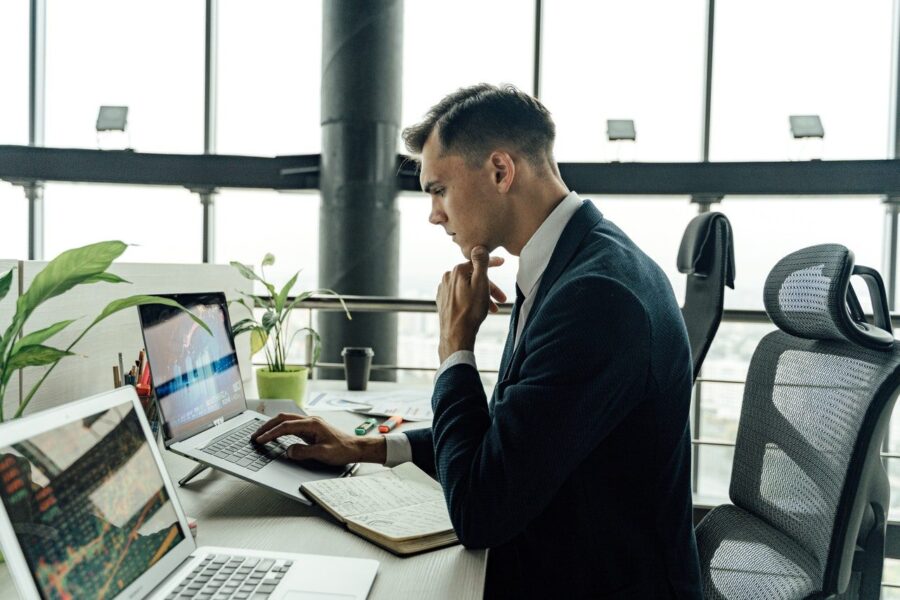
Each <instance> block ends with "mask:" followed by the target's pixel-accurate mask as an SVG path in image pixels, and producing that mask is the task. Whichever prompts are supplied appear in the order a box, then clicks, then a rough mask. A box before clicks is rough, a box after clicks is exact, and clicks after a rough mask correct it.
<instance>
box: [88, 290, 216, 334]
mask: <svg viewBox="0 0 900 600" xmlns="http://www.w3.org/2000/svg"><path fill="white" fill-rule="evenodd" d="M143 304H163V305H165V306H172V307H174V308H180V309H181V310H182V311H184V312H185V313H186V314H187V315H188V316H189V317H190V318H191V319H193V320H194V322H195V323H197V324H198V325H200V327H202V328H203V329H205V330H206V332H207V333H209V334H210V335H212V331H211V330H210V329H209V327H208V326H207V325H206V323H204V322H203V320H202V319H201V318H200V317H198V316H197V315H195V314H194V313H192V312H191V311H189V310H188V309H186V308H185V307H183V306H182V305H181V304H179V303H178V302H175V301H174V300H172V299H170V298H161V297H159V296H146V295H137V296H128V297H127V298H120V299H118V300H113V301H112V302H110V303H109V304H107V305H106V308H104V309H103V311H102V312H101V313H100V314H99V315H97V318H96V319H94V320H93V321H92V322H91V324H90V326H89V327H88V329H90V328H91V327H93V326H94V325H96V324H97V323H99V322H100V321H102V320H103V319H105V318H106V317H108V316H110V315H112V314H114V313H117V312H119V311H120V310H125V309H126V308H131V307H132V306H141V305H143Z"/></svg>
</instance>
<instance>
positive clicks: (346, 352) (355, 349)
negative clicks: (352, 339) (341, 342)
mask: <svg viewBox="0 0 900 600" xmlns="http://www.w3.org/2000/svg"><path fill="white" fill-rule="evenodd" d="M341 356H375V351H374V350H372V349H371V348H369V347H368V346H347V347H345V348H344V349H343V350H341Z"/></svg>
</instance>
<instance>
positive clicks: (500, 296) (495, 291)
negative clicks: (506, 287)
mask: <svg viewBox="0 0 900 600" xmlns="http://www.w3.org/2000/svg"><path fill="white" fill-rule="evenodd" d="M488 284H490V289H491V298H493V299H494V300H496V301H497V302H506V293H504V291H503V290H501V289H500V288H499V287H497V284H496V283H494V282H493V281H490V280H488Z"/></svg>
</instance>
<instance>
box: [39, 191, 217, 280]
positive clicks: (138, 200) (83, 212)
mask: <svg viewBox="0 0 900 600" xmlns="http://www.w3.org/2000/svg"><path fill="white" fill-rule="evenodd" d="M44 200H45V203H44V210H45V212H44V218H45V232H44V234H45V248H44V252H45V256H46V257H47V259H50V258H53V257H54V256H56V255H57V254H59V253H60V252H62V251H64V250H68V249H69V248H75V247H77V246H84V245H85V244H92V243H94V242H100V241H103V240H122V241H123V242H126V243H128V244H133V245H132V246H131V247H129V248H128V250H126V251H125V254H123V255H122V260H124V261H126V262H166V263H169V262H174V263H195V262H200V260H201V258H202V240H203V210H202V207H201V205H200V200H199V198H198V197H197V195H196V194H192V193H190V192H189V191H187V190H186V189H182V188H169V187H141V186H118V185H92V184H77V183H48V184H47V189H46V192H45V194H44Z"/></svg>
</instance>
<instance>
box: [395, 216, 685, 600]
mask: <svg viewBox="0 0 900 600" xmlns="http://www.w3.org/2000/svg"><path fill="white" fill-rule="evenodd" d="M536 294H537V296H536V298H535V300H534V304H533V306H532V308H531V313H530V316H529V318H528V321H527V323H526V324H525V328H524V329H523V331H522V333H521V337H520V339H519V343H518V345H517V346H516V347H515V350H514V351H512V350H511V348H512V342H511V340H509V341H508V343H507V352H505V353H504V357H503V360H502V364H501V367H500V380H499V382H498V383H497V385H496V387H495V388H494V395H493V398H492V402H491V403H490V405H489V404H488V402H487V399H486V397H485V393H484V388H483V387H482V384H481V380H480V378H479V375H478V372H477V371H476V370H475V369H473V368H472V367H471V366H468V365H457V366H454V367H451V368H450V369H448V370H447V371H445V372H444V373H443V374H441V377H440V378H439V379H438V380H437V381H436V383H435V390H434V396H433V398H432V404H433V407H434V415H435V416H434V422H433V425H432V428H431V429H422V430H415V431H410V432H408V433H407V436H408V437H409V440H410V444H411V446H412V451H413V461H414V462H415V463H416V464H417V465H418V466H419V467H421V468H423V469H425V470H427V471H429V472H432V473H436V475H437V478H438V480H439V481H440V482H441V484H442V487H443V489H444V494H445V496H446V499H447V505H448V507H449V510H450V518H451V520H452V522H453V527H454V529H455V530H456V533H457V535H458V536H459V539H460V541H461V542H462V543H463V544H464V545H465V546H467V547H470V548H490V549H491V550H490V552H489V555H488V556H489V558H488V570H487V582H486V585H485V591H486V596H488V597H523V596H524V597H544V598H670V597H671V598H700V597H701V592H700V583H699V582H700V568H699V562H698V558H697V548H696V541H695V539H694V529H693V525H692V519H691V517H692V514H691V513H692V511H691V488H690V468H691V451H690V433H689V428H688V408H689V405H690V398H691V385H692V377H691V373H692V370H691V355H690V345H689V343H688V337H687V331H686V330H685V326H684V321H683V320H682V317H681V311H680V310H679V308H678V304H677V302H676V300H675V296H674V294H673V292H672V288H671V286H670V284H669V282H668V279H667V278H666V276H665V274H664V273H663V272H662V270H661V269H660V268H659V266H657V265H656V263H654V262H653V261H652V260H651V259H650V258H649V257H647V255H645V254H644V253H643V252H642V251H641V250H640V249H639V248H638V247H637V246H636V245H635V244H634V243H633V242H632V241H631V240H630V239H629V238H628V236H626V235H625V234H624V233H623V232H622V231H621V230H620V229H619V228H618V227H616V226H615V225H613V224H612V223H610V222H609V221H607V220H606V219H604V218H603V215H602V214H601V213H600V211H598V210H597V208H596V207H595V206H594V205H593V204H592V203H591V202H589V201H586V202H585V203H584V204H583V205H582V206H581V208H579V209H578V211H577V212H576V213H575V215H574V216H573V217H572V219H571V220H570V221H569V223H568V225H567V226H566V228H565V230H564V231H563V234H562V236H561V238H560V240H559V242H558V243H557V245H556V248H555V249H554V251H553V255H552V257H551V259H550V263H549V264H548V265H547V269H546V270H545V271H544V274H543V278H542V280H541V283H540V286H539V289H538V291H537V292H536ZM510 321H511V322H512V319H511V320H510ZM509 335H510V336H513V335H514V332H513V331H510V333H509Z"/></svg>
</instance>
